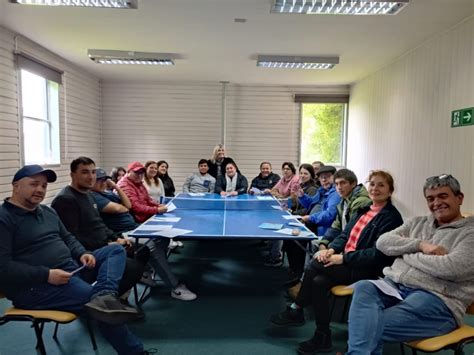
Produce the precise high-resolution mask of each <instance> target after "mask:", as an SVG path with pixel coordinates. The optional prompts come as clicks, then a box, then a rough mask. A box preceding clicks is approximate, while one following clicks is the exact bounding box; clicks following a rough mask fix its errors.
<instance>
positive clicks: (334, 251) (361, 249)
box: [271, 170, 403, 354]
mask: <svg viewBox="0 0 474 355" xmlns="http://www.w3.org/2000/svg"><path fill="white" fill-rule="evenodd" d="M367 190H368V192H369V197H370V199H371V201H372V204H371V205H370V206H367V207H365V208H362V209H360V210H359V212H358V214H357V215H356V216H354V218H352V219H351V221H350V222H349V223H348V224H347V226H346V228H345V229H344V231H343V232H342V233H341V234H340V235H339V236H338V237H337V238H336V239H334V240H333V241H332V242H331V243H330V244H329V245H328V249H326V250H322V251H319V252H317V253H316V254H315V255H314V257H313V260H312V261H311V263H310V264H309V265H308V267H307V268H306V269H305V273H304V276H303V282H302V285H301V289H300V291H299V293H298V296H297V298H296V301H295V303H293V304H291V305H290V306H288V307H287V309H286V310H285V311H284V312H281V313H278V314H275V315H273V316H272V317H271V321H272V323H274V324H276V325H301V324H303V323H304V314H303V307H305V306H308V305H310V304H312V305H313V310H314V319H315V322H316V331H315V332H314V335H313V337H312V338H311V339H309V340H307V341H304V342H302V343H300V344H299V347H298V353H299V354H313V353H317V352H329V351H331V347H332V341H331V331H330V329H329V323H330V314H329V313H330V311H329V308H330V307H329V296H328V293H329V291H330V289H331V287H333V286H335V285H340V284H346V285H348V284H351V283H353V282H356V281H358V280H363V279H376V278H377V277H378V276H380V275H381V274H382V269H383V268H384V267H385V266H388V265H391V264H392V262H393V258H391V257H388V256H386V255H384V254H383V253H382V252H381V251H379V250H378V249H377V248H376V247H375V243H376V241H377V239H378V238H379V236H380V235H382V234H383V233H385V232H388V231H391V230H393V229H395V228H397V227H398V226H400V225H402V223H403V220H402V216H401V215H400V213H399V212H398V210H397V209H396V207H395V206H394V205H392V203H391V195H392V193H393V190H394V185H393V178H392V176H391V175H390V174H389V173H387V172H385V171H381V170H375V171H372V172H371V173H370V175H369V184H368V188H367Z"/></svg>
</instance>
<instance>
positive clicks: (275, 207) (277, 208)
mask: <svg viewBox="0 0 474 355" xmlns="http://www.w3.org/2000/svg"><path fill="white" fill-rule="evenodd" d="M271 207H272V208H273V209H275V210H279V211H283V208H281V206H271Z"/></svg>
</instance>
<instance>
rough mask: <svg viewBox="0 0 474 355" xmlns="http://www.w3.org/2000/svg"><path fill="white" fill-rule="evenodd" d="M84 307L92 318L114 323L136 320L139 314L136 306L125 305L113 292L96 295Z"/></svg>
mask: <svg viewBox="0 0 474 355" xmlns="http://www.w3.org/2000/svg"><path fill="white" fill-rule="evenodd" d="M84 308H85V309H86V310H87V312H88V314H89V315H90V316H91V317H92V318H94V319H96V320H98V321H100V322H103V323H107V324H112V325H118V324H123V323H126V322H128V321H130V320H134V319H135V318H136V317H137V315H138V311H137V310H136V309H135V308H133V307H130V306H125V305H123V304H122V303H121V302H120V300H119V299H118V298H117V296H114V295H112V294H107V295H100V296H97V297H94V298H93V299H92V300H90V301H89V302H88V303H86V304H85V305H84Z"/></svg>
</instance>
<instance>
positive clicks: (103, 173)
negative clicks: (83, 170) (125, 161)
mask: <svg viewBox="0 0 474 355" xmlns="http://www.w3.org/2000/svg"><path fill="white" fill-rule="evenodd" d="M95 176H96V179H97V180H100V179H104V180H105V179H112V177H111V176H109V175H107V172H106V171H105V170H104V169H102V168H96V169H95Z"/></svg>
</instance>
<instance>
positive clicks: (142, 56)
mask: <svg viewBox="0 0 474 355" xmlns="http://www.w3.org/2000/svg"><path fill="white" fill-rule="evenodd" d="M87 55H88V56H89V58H90V59H91V60H93V61H94V62H96V63H99V64H144V65H174V61H173V59H176V58H177V57H178V56H177V55H176V54H171V53H147V52H133V51H113V50H101V49H89V51H88V52H87Z"/></svg>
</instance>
